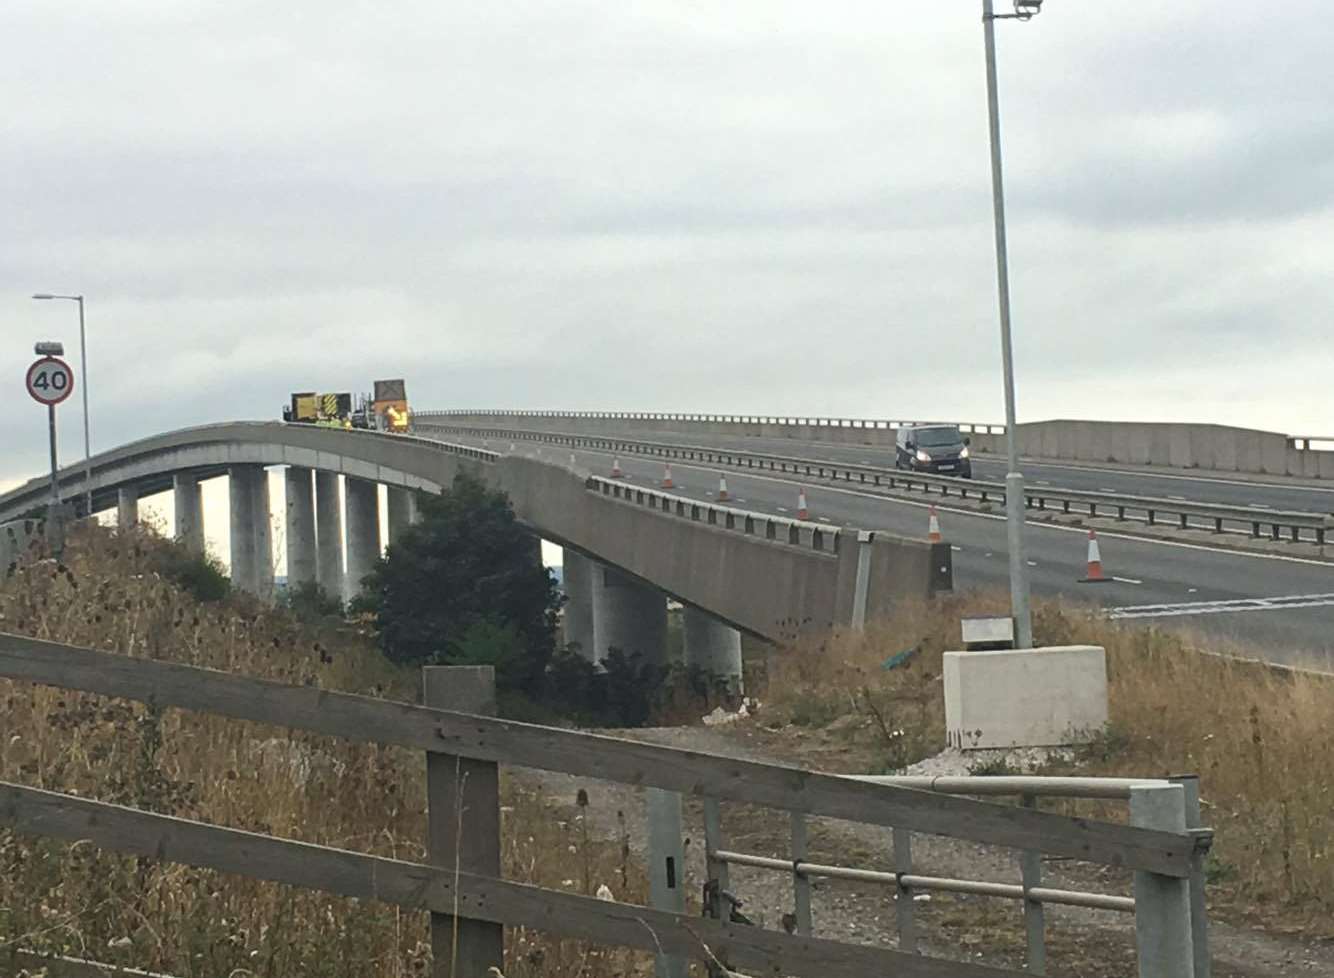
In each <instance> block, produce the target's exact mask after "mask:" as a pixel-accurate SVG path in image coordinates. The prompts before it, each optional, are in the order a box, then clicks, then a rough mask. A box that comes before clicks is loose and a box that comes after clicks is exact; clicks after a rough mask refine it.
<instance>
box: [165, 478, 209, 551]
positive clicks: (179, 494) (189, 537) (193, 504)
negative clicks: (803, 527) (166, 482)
mask: <svg viewBox="0 0 1334 978" xmlns="http://www.w3.org/2000/svg"><path fill="white" fill-rule="evenodd" d="M171 489H172V501H173V503H174V507H173V508H174V509H175V511H176V517H175V520H174V523H175V526H174V528H173V531H174V532H173V535H174V536H175V537H176V539H177V540H179V541H180V542H181V543H183V544H184V545H185V548H186V549H187V550H189V551H190V552H191V553H194V554H202V553H203V552H204V506H203V503H202V502H201V501H200V498H199V477H198V476H196V475H195V474H194V473H193V472H177V473H176V474H175V475H174V476H172V479H171Z"/></svg>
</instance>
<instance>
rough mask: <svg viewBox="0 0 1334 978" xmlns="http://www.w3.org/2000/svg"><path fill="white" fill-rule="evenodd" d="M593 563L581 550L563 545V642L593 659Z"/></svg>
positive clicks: (594, 650) (587, 657)
mask: <svg viewBox="0 0 1334 978" xmlns="http://www.w3.org/2000/svg"><path fill="white" fill-rule="evenodd" d="M594 569H595V568H594V563H593V561H591V560H589V559H588V558H587V557H585V556H584V555H583V554H581V553H576V552H575V551H573V550H571V549H570V548H569V547H566V548H565V553H564V557H563V558H562V578H563V580H564V586H565V616H564V629H565V644H566V645H578V646H579V654H580V655H581V656H583V657H584V658H585V659H595V658H596V656H595V655H594V653H595V652H596V649H597V647H596V646H595V645H594V644H593V573H594Z"/></svg>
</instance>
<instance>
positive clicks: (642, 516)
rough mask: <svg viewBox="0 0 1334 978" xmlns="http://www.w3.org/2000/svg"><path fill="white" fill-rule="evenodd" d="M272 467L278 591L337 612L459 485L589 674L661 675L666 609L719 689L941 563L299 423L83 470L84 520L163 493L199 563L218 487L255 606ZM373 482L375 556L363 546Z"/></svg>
mask: <svg viewBox="0 0 1334 978" xmlns="http://www.w3.org/2000/svg"><path fill="white" fill-rule="evenodd" d="M270 466H284V467H285V477H284V485H285V488H286V493H285V495H286V505H285V518H284V520H283V525H284V530H285V532H284V534H283V537H284V540H285V547H286V558H287V567H288V585H289V587H299V586H301V585H304V584H309V583H314V584H317V585H319V586H320V587H321V588H323V589H324V590H325V591H326V592H328V593H331V594H333V595H335V596H341V597H344V598H348V597H351V596H353V595H354V594H355V593H356V590H357V589H358V587H359V585H360V581H361V578H362V576H363V575H364V574H365V573H366V572H367V571H368V570H369V569H370V567H371V566H372V564H373V563H374V561H375V560H376V559H377V558H378V557H379V555H380V552H381V547H382V544H383V543H390V544H392V542H393V540H394V539H396V538H397V536H398V535H399V534H400V533H402V532H403V530H404V529H405V528H406V527H407V526H408V525H410V524H411V523H412V522H413V521H414V519H415V518H416V512H415V511H416V506H415V498H416V496H415V494H416V493H418V492H428V493H438V492H439V491H440V490H441V489H442V487H444V486H447V485H449V484H450V483H451V482H452V481H453V479H454V477H455V476H456V475H457V474H458V473H460V472H464V471H467V472H471V473H473V474H474V475H476V476H477V477H479V478H480V479H482V480H483V481H484V482H486V483H487V484H488V485H491V486H494V487H496V488H499V489H502V490H504V491H505V492H506V493H508V495H509V497H510V499H511V500H512V502H513V506H514V510H515V513H516V515H517V517H518V518H519V519H520V520H521V521H522V522H523V523H524V524H525V525H526V526H528V527H529V528H530V529H531V530H532V532H533V533H534V534H535V536H537V537H540V538H542V539H545V540H548V541H551V542H553V543H557V544H560V545H561V546H562V547H564V548H565V553H566V557H565V568H566V571H565V582H566V591H567V598H568V601H567V606H566V610H565V627H566V635H567V640H569V641H571V642H575V643H577V644H578V645H579V646H580V648H581V650H582V651H583V652H584V654H586V655H587V656H589V657H590V658H593V659H595V660H598V659H601V658H603V657H605V655H606V654H607V653H608V651H609V650H610V649H613V648H616V649H620V650H621V651H623V652H626V653H639V654H642V655H644V656H645V657H646V658H648V659H649V660H650V661H654V660H660V659H661V658H662V657H663V656H664V654H665V652H664V638H665V633H666V608H667V600H668V598H669V597H670V598H673V599H675V600H677V601H679V602H681V603H682V604H683V605H684V606H685V610H684V633H685V648H686V663H687V664H688V665H698V666H700V667H702V668H704V669H706V670H707V671H709V672H711V673H714V674H716V675H719V676H722V677H724V678H726V679H728V680H729V681H735V680H737V679H739V675H740V633H741V632H743V631H744V632H748V633H750V634H753V635H755V636H758V637H760V638H763V639H766V640H769V641H780V640H783V639H786V638H790V637H794V636H795V635H797V634H799V633H801V632H804V631H808V630H818V629H827V628H830V627H834V626H854V625H857V626H860V624H861V623H862V622H864V621H865V620H867V619H874V618H876V617H879V616H882V615H884V614H886V613H887V612H888V611H889V609H890V608H891V607H892V606H893V605H894V604H895V603H896V602H897V601H899V600H901V599H904V598H923V597H927V596H929V595H930V594H932V593H934V592H935V591H936V590H938V589H941V588H947V587H948V586H949V580H950V576H949V563H950V554H949V549H948V547H943V546H941V545H934V546H933V545H930V544H927V543H924V542H921V541H916V540H910V539H903V538H899V537H894V536H892V535H890V534H886V533H875V534H870V533H858V532H857V531H856V530H850V529H848V528H833V527H826V526H820V525H817V524H809V523H802V522H800V521H796V520H789V519H780V518H775V517H772V516H769V515H767V514H748V513H745V512H744V511H740V510H736V509H729V508H727V507H722V506H701V505H699V504H697V503H696V502H695V501H693V500H680V499H676V498H675V497H671V496H670V495H668V494H665V493H649V494H645V492H644V491H642V490H633V489H625V490H624V491H623V489H622V487H620V486H618V485H617V486H613V485H610V484H608V483H607V481H606V480H597V479H590V478H589V474H588V472H587V471H585V470H580V469H578V468H576V467H573V466H570V465H563V464H556V463H554V462H551V461H548V460H543V459H534V458H527V457H522V456H519V455H507V456H506V455H500V454H498V453H493V452H490V451H487V450H483V449H478V448H473V447H468V446H463V445H454V444H449V443H444V442H440V441H435V440H429V439H424V438H415V437H410V436H402V435H385V434H378V433H372V432H362V431H342V430H336V429H326V428H318V427H312V426H305V425H286V424H280V423H269V422H254V423H236V424H225V425H213V426H208V427H203V428H195V429H187V430H184V431H178V432H172V433H169V434H165V435H161V436H158V437H155V438H150V439H146V440H144V441H140V442H135V443H133V444H130V445H127V446H124V447H122V448H119V449H116V450H114V451H111V452H106V453H103V454H101V455H99V456H97V457H95V458H94V460H93V465H92V473H93V475H92V483H91V488H92V499H93V510H94V511H95V512H99V511H103V510H110V509H113V508H114V509H116V510H117V511H118V513H119V514H120V519H121V521H122V523H124V522H127V521H129V522H132V521H133V519H134V514H135V513H136V512H137V500H138V499H139V498H140V497H143V496H147V495H150V494H152V493H155V492H161V491H166V490H168V489H170V490H171V491H172V492H173V496H174V503H175V514H176V515H175V528H174V529H175V535H176V536H177V538H179V539H180V540H181V541H182V542H183V543H185V544H186V545H187V546H189V547H191V548H192V549H194V550H196V551H202V549H203V546H204V534H203V513H202V507H201V505H200V488H199V486H200V482H201V481H202V480H205V479H210V478H214V477H217V476H221V475H224V474H225V475H227V476H228V477H229V493H230V497H229V498H230V506H229V510H230V521H229V524H230V525H229V535H230V542H231V551H232V568H231V570H232V578H233V582H234V584H235V585H236V586H238V587H240V588H243V589H246V590H249V591H252V592H255V593H257V594H261V595H265V594H269V593H271V592H272V585H273V563H274V562H273V560H272V555H273V543H272V539H273V530H272V523H273V520H272V506H271V501H270V499H269V492H268V480H267V478H266V477H265V469H266V468H267V467H270ZM339 477H341V478H342V480H343V492H342V512H341V514H340V512H339V492H338V482H339ZM381 484H383V485H386V486H387V487H388V493H387V500H388V513H387V517H388V519H387V522H388V526H389V539H388V540H387V541H381V540H380V538H379V526H380V519H379V511H378V505H379V493H378V491H377V486H378V485H381ZM60 488H61V495H62V498H63V499H65V500H66V501H67V503H68V504H71V505H78V504H79V501H80V500H81V498H82V497H83V495H84V491H85V486H84V484H83V476H82V469H81V467H71V468H69V469H67V470H63V471H62V473H61V476H60ZM47 491H48V490H47V480H45V479H34V480H32V481H31V482H29V483H27V484H25V485H24V486H21V487H19V488H18V489H15V490H13V491H11V492H9V493H6V494H4V495H3V496H0V523H4V522H6V521H10V520H15V519H19V518H22V517H25V516H29V517H30V516H32V515H34V514H36V513H38V512H39V511H40V510H41V508H42V507H43V505H44V503H45V499H46V493H47ZM340 515H341V517H342V520H341V523H342V525H341V528H340V525H339V517H340ZM534 559H535V560H537V559H539V558H538V556H537V548H536V547H535V548H534ZM443 639H444V637H443V636H442V641H443Z"/></svg>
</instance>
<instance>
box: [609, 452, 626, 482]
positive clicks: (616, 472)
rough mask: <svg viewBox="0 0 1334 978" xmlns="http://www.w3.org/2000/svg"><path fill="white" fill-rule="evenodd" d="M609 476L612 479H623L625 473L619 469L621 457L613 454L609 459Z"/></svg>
mask: <svg viewBox="0 0 1334 978" xmlns="http://www.w3.org/2000/svg"><path fill="white" fill-rule="evenodd" d="M611 477H612V478H613V479H624V478H625V473H624V472H622V471H621V457H620V456H619V455H617V456H614V457H613V458H612V460H611Z"/></svg>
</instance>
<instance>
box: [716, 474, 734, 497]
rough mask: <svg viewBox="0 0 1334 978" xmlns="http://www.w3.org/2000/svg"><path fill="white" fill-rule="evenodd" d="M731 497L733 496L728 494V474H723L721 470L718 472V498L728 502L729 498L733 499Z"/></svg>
mask: <svg viewBox="0 0 1334 978" xmlns="http://www.w3.org/2000/svg"><path fill="white" fill-rule="evenodd" d="M731 498H732V497H731V496H729V495H728V494H727V476H725V475H723V474H722V473H721V472H719V473H718V500H719V502H726V501H727V500H729V499H731Z"/></svg>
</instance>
